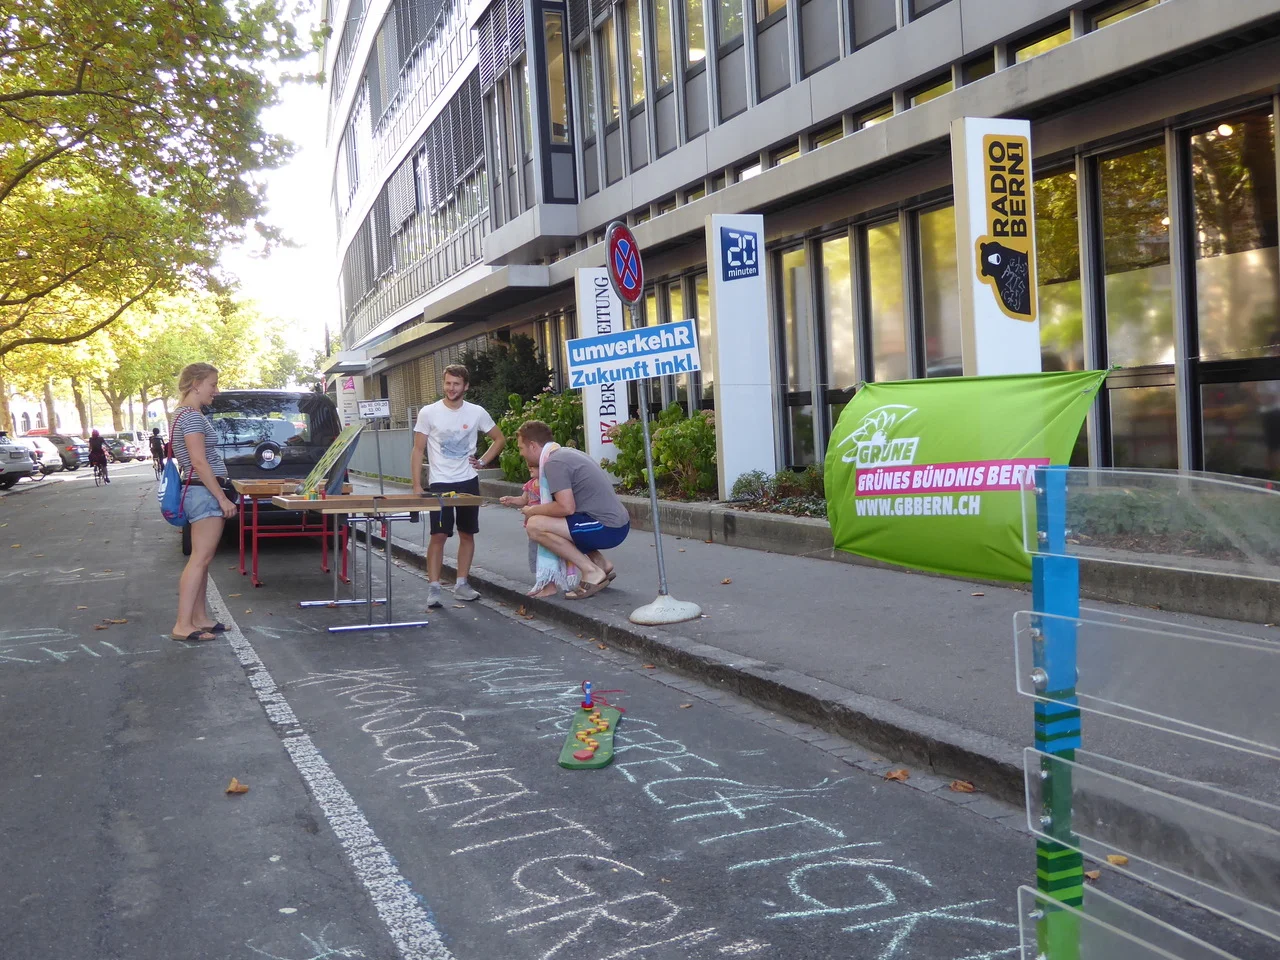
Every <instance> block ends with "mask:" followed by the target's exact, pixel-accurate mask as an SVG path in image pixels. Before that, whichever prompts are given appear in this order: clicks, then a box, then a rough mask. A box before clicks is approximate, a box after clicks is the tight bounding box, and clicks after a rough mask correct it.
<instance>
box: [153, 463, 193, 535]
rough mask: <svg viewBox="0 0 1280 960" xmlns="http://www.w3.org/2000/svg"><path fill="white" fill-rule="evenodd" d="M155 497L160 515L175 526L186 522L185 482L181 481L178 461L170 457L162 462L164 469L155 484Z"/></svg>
mask: <svg viewBox="0 0 1280 960" xmlns="http://www.w3.org/2000/svg"><path fill="white" fill-rule="evenodd" d="M156 499H157V500H159V501H160V513H161V515H162V516H163V517H164V518H165V519H166V520H168V521H169V522H170V523H171V524H173V525H174V526H175V527H181V526H183V525H184V524H185V523H186V522H187V511H186V510H185V509H183V504H184V503H185V502H186V499H187V484H184V483H183V482H182V474H180V473H179V472H178V461H177V460H174V459H173V458H172V457H170V458H169V459H168V460H166V461H165V462H164V471H163V472H162V473H161V474H160V482H159V483H157V484H156Z"/></svg>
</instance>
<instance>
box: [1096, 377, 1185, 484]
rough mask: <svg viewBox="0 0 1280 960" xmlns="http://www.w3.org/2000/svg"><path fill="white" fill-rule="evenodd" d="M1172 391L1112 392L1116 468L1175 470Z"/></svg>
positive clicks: (1135, 389)
mask: <svg viewBox="0 0 1280 960" xmlns="http://www.w3.org/2000/svg"><path fill="white" fill-rule="evenodd" d="M1175 390H1176V388H1175V387H1172V386H1167V387H1124V388H1120V389H1113V390H1111V391H1109V392H1108V394H1107V396H1108V398H1109V399H1110V401H1111V447H1112V456H1113V459H1114V462H1115V465H1116V466H1117V467H1152V468H1157V469H1164V470H1173V469H1177V466H1178V426H1177V413H1176V411H1175Z"/></svg>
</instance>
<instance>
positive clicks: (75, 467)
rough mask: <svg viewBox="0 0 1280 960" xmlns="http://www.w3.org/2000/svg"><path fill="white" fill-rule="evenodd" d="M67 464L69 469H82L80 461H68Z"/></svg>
mask: <svg viewBox="0 0 1280 960" xmlns="http://www.w3.org/2000/svg"><path fill="white" fill-rule="evenodd" d="M65 466H66V468H67V469H68V470H71V471H73V472H74V471H76V470H79V469H80V464H79V463H68V464H65Z"/></svg>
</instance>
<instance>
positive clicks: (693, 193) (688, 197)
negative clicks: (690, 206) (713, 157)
mask: <svg viewBox="0 0 1280 960" xmlns="http://www.w3.org/2000/svg"><path fill="white" fill-rule="evenodd" d="M706 195H707V184H706V182H705V181H704V182H702V183H700V184H698V185H697V186H696V187H692V188H690V190H689V192H688V193H686V194H685V195H684V202H685V203H693V201H695V200H701V199H702V198H703V197H705V196H706Z"/></svg>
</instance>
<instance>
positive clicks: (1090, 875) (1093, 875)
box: [1084, 870, 1102, 880]
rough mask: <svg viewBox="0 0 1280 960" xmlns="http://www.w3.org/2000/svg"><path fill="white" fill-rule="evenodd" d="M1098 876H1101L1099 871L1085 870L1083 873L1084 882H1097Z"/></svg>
mask: <svg viewBox="0 0 1280 960" xmlns="http://www.w3.org/2000/svg"><path fill="white" fill-rule="evenodd" d="M1100 876H1102V871H1101V870H1086V871H1085V872H1084V878H1085V879H1086V880H1097V879H1098V878H1099V877H1100Z"/></svg>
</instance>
